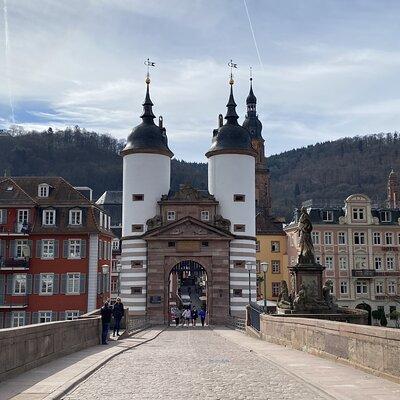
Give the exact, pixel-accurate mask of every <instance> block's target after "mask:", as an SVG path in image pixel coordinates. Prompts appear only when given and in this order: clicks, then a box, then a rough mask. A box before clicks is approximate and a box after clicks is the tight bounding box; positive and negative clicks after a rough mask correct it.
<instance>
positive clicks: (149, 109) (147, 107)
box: [140, 59, 156, 123]
mask: <svg viewBox="0 0 400 400" xmlns="http://www.w3.org/2000/svg"><path fill="white" fill-rule="evenodd" d="M145 65H147V75H146V80H145V82H146V97H145V99H144V102H143V104H142V105H143V114H142V115H141V116H140V118H142V119H143V122H148V123H154V121H153V119H154V118H155V117H156V116H155V115H154V114H153V102H152V101H151V99H150V82H151V81H150V71H149V67H150V66H151V67H154V65H155V64H154V63H153V62H151V61H150V60H149V59H147V60H146V61H145Z"/></svg>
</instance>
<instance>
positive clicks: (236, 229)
mask: <svg viewBox="0 0 400 400" xmlns="http://www.w3.org/2000/svg"><path fill="white" fill-rule="evenodd" d="M245 230H246V225H243V224H235V225H233V231H234V232H245Z"/></svg>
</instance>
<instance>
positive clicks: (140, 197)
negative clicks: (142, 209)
mask: <svg viewBox="0 0 400 400" xmlns="http://www.w3.org/2000/svg"><path fill="white" fill-rule="evenodd" d="M143 200H144V194H137V193H136V194H133V195H132V201H143Z"/></svg>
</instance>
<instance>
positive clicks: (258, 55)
mask: <svg viewBox="0 0 400 400" xmlns="http://www.w3.org/2000/svg"><path fill="white" fill-rule="evenodd" d="M243 3H244V8H245V9H246V14H247V19H248V20H249V25H250V31H251V34H252V36H253V41H254V46H255V48H256V52H257V57H258V61H259V62H260V65H261V68H263V69H264V65H263V62H262V60H261V55H260V51H259V49H258V45H257V40H256V35H255V34H254V29H253V24H252V23H251V18H250V14H249V9H248V8H247V3H246V0H243Z"/></svg>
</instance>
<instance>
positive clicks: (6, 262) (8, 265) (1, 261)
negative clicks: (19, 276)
mask: <svg viewBox="0 0 400 400" xmlns="http://www.w3.org/2000/svg"><path fill="white" fill-rule="evenodd" d="M28 268H29V259H14V258H2V257H0V269H3V270H4V269H7V270H13V269H16V270H19V269H28Z"/></svg>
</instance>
